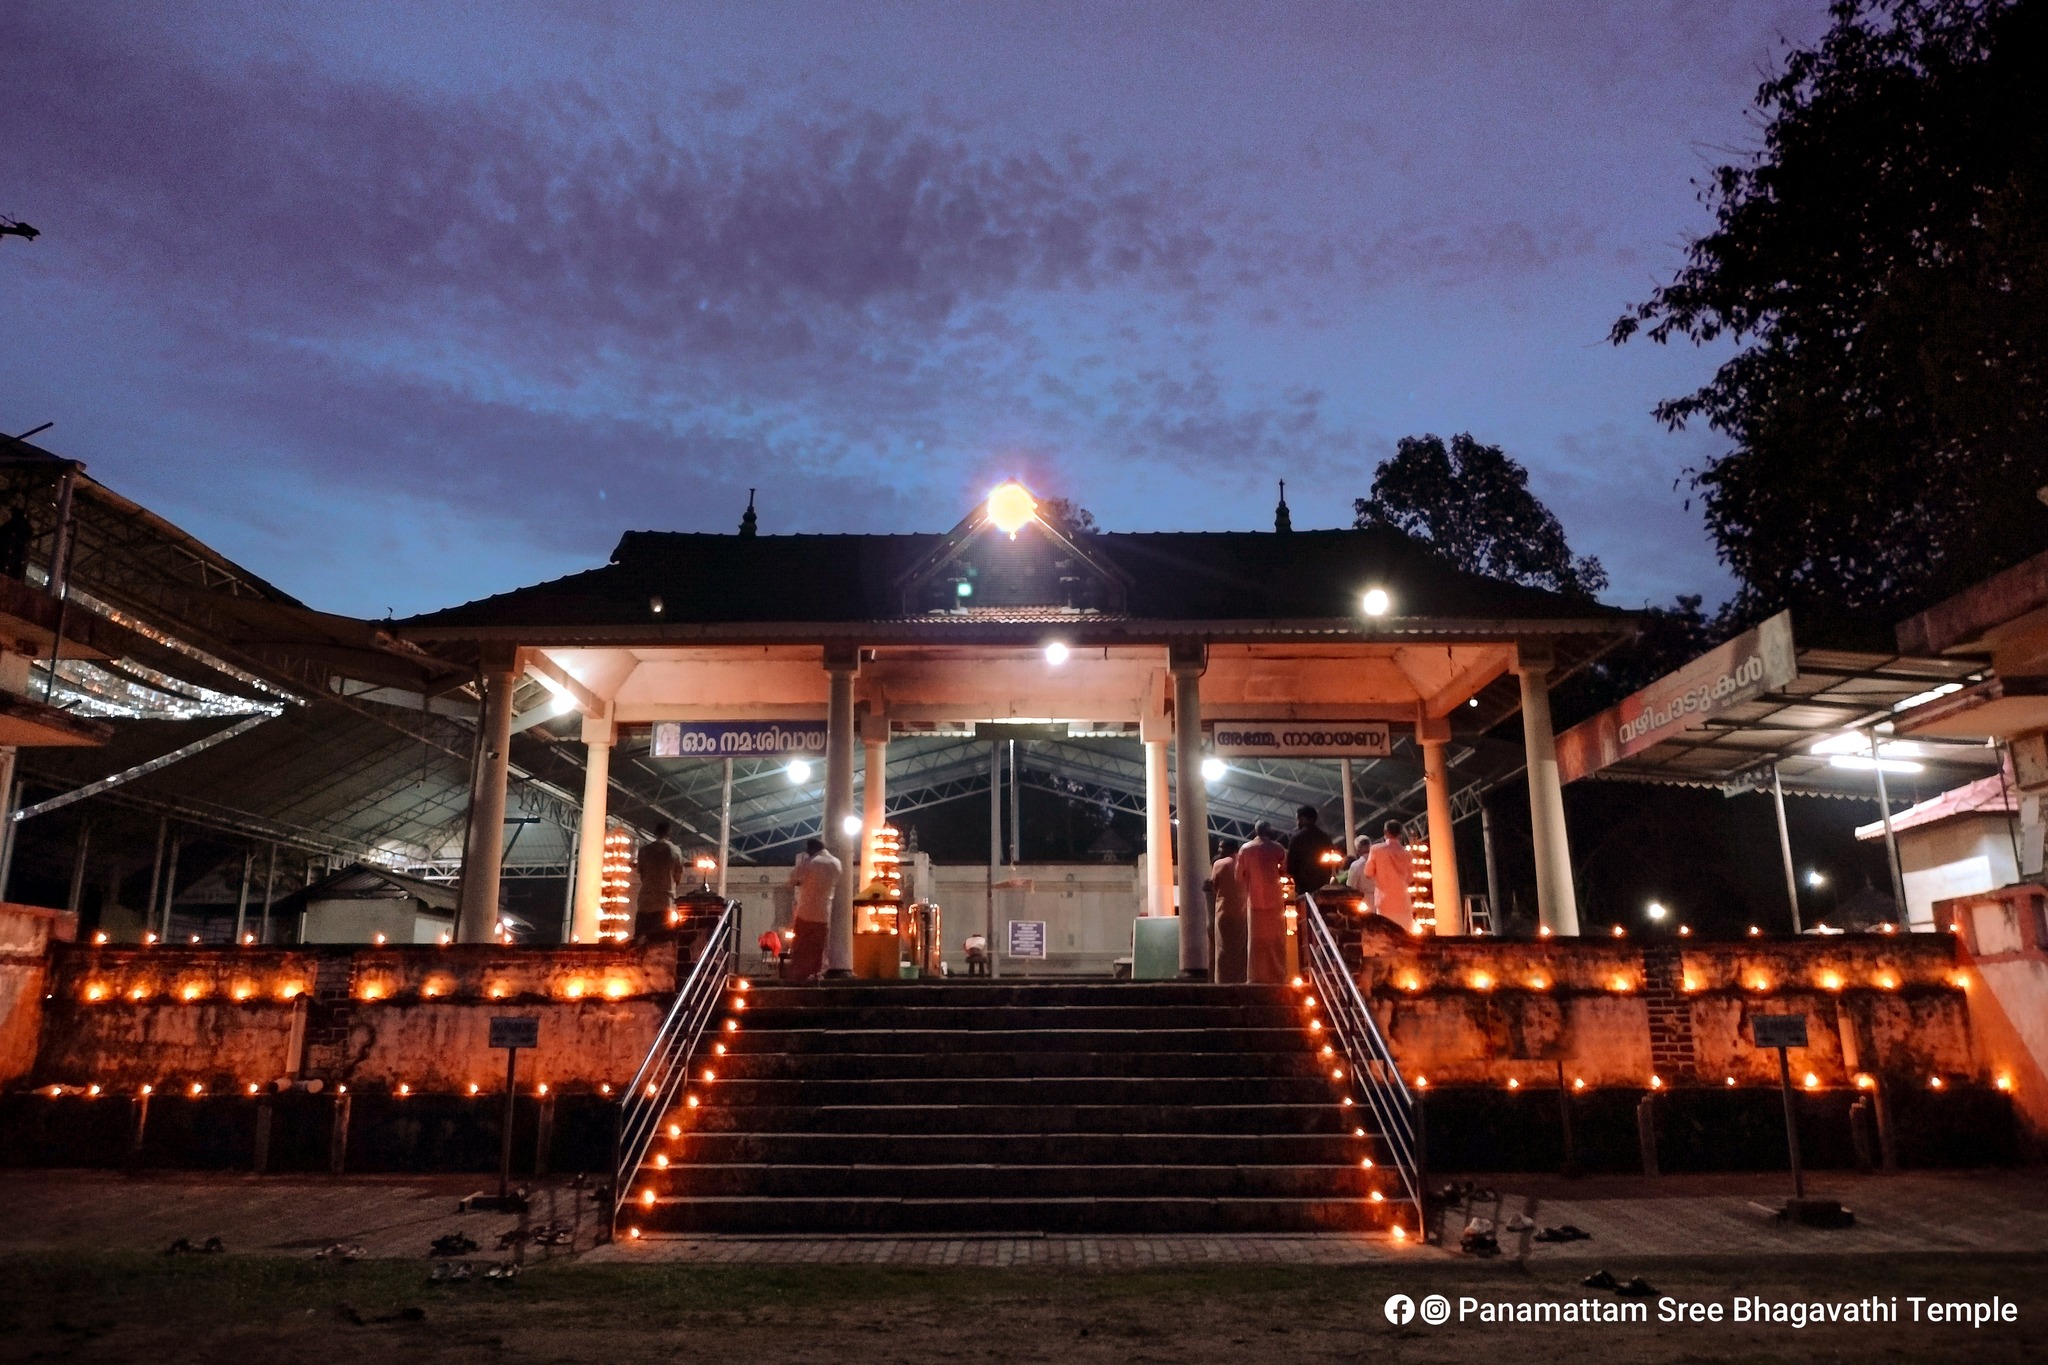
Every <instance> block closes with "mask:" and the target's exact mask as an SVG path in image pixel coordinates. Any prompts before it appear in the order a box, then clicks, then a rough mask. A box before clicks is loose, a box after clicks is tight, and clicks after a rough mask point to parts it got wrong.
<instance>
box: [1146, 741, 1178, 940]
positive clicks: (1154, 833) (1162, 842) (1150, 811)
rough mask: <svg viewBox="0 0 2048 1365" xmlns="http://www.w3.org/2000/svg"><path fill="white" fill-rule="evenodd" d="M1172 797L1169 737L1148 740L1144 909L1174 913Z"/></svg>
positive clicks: (1159, 913)
mask: <svg viewBox="0 0 2048 1365" xmlns="http://www.w3.org/2000/svg"><path fill="white" fill-rule="evenodd" d="M1173 880H1174V871H1173V798H1172V797H1171V795H1169V792H1168V788H1167V782H1166V741H1165V740H1163V739H1159V740H1150V739H1148V740H1146V741H1145V913H1146V914H1148V915H1170V914H1172V913H1173Z"/></svg>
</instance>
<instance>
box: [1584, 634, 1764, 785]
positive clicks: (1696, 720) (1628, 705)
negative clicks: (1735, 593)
mask: <svg viewBox="0 0 2048 1365" xmlns="http://www.w3.org/2000/svg"><path fill="white" fill-rule="evenodd" d="M1798 674H1799V662H1798V659H1797V658H1796V657H1795V654H1794V650H1793V647H1792V613H1791V612H1789V611H1781V612H1779V613H1778V614H1777V615H1776V616H1773V617H1772V618H1771V619H1770V620H1768V621H1765V622H1764V623H1763V624H1762V625H1759V626H1757V627H1756V628H1755V629H1753V630H1746V631H1744V632H1743V633H1742V634H1740V635H1738V636H1736V637H1735V638H1734V639H1732V640H1729V641H1727V642H1726V643H1724V644H1720V645H1717V646H1715V647H1714V648H1713V649H1710V650H1708V651H1707V652H1706V653H1705V654H1702V655H1700V656H1699V658H1697V659H1694V660H1693V661H1692V662H1691V663H1689V664H1687V665H1685V666H1684V667H1683V668H1679V669H1676V670H1674V671H1672V672H1670V673H1667V674H1665V675H1664V676H1663V677H1661V678H1659V679H1657V681H1655V682H1653V683H1651V684H1650V685H1649V686H1648V687H1645V688H1644V689H1642V690H1641V691H1640V692H1637V693H1634V694H1633V695H1631V696H1628V697H1624V698H1622V700H1621V701H1619V702H1617V703H1616V704H1615V705H1613V706H1610V707H1608V708H1607V709H1606V710H1605V711H1602V712H1601V713H1600V714H1599V715H1597V716H1593V717H1591V718H1590V719H1588V720H1582V721H1580V722H1579V723H1578V724H1577V725H1574V726H1573V727H1572V728H1571V729H1569V730H1567V731H1565V732H1564V733H1563V734H1561V735H1559V736H1558V737H1557V778H1558V781H1560V782H1576V781H1577V780H1578V779H1579V778H1582V777H1588V776H1590V775H1592V774H1593V773H1597V772H1599V771H1600V770H1601V769H1602V768H1605V767H1607V766H1608V765H1609V764H1613V763H1619V762H1620V761H1621V760H1622V759H1624V758H1627V757H1629V756H1630V755H1631V754H1639V753H1641V752H1642V751H1643V750H1645V749H1647V748H1649V747H1650V746H1651V745H1653V744H1656V743H1657V742H1658V741H1660V740H1664V739H1669V738H1670V737H1671V736H1673V735H1675V734H1680V733H1682V732H1684V731H1686V730H1696V729H1698V728H1699V727H1700V726H1701V725H1703V724H1705V723H1706V722H1707V720H1708V719H1709V718H1711V717H1713V716H1716V715H1719V714H1720V713H1721V712H1723V711H1726V710H1728V709H1729V708H1730V707H1733V706H1739V705H1741V704H1742V703H1743V702H1746V701H1753V700H1754V699H1756V698H1757V697H1760V696H1762V695H1763V694H1764V693H1766V692H1773V691H1776V690H1777V689H1779V688H1781V687H1784V686H1786V685H1787V684H1788V683H1790V682H1791V681H1792V679H1793V678H1795V677H1797V676H1798Z"/></svg>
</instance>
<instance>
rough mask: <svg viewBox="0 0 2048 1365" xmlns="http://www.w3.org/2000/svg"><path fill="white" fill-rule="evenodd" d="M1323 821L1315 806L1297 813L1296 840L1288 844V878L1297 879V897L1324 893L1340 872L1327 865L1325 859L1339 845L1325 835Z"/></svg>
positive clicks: (1295, 817)
mask: <svg viewBox="0 0 2048 1365" xmlns="http://www.w3.org/2000/svg"><path fill="white" fill-rule="evenodd" d="M1321 818H1322V817H1321V816H1320V815H1318V814H1317V813H1316V808H1315V807H1314V806H1303V807H1302V808H1301V809H1300V810H1298V811H1296V812H1295V816H1294V837H1293V838H1292V839H1289V840H1288V841H1287V875H1288V876H1290V877H1292V878H1293V879H1294V890H1295V894H1297V895H1306V894H1308V893H1309V892H1311V891H1320V890H1322V889H1323V888H1324V887H1325V886H1327V885H1328V884H1329V881H1330V877H1331V876H1332V874H1333V873H1334V872H1335V871H1336V869H1335V868H1333V867H1331V866H1329V865H1328V864H1326V863H1325V862H1324V861H1323V855H1324V854H1325V853H1328V852H1329V851H1330V850H1331V849H1333V848H1335V847H1336V845H1335V844H1333V843H1332V842H1330V836H1329V835H1327V834H1325V833H1323V827H1322V825H1321V824H1319V823H1318V821H1320V820H1321Z"/></svg>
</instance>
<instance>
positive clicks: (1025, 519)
mask: <svg viewBox="0 0 2048 1365" xmlns="http://www.w3.org/2000/svg"><path fill="white" fill-rule="evenodd" d="M1037 515H1038V500H1037V499H1036V498H1034V497H1032V496H1031V492H1030V490H1029V489H1027V488H1025V487H1024V485H1023V484H1021V483H1018V482H1017V481H1016V480H1015V479H1012V480H1010V481H1009V482H1008V483H999V484H997V485H996V486H995V488H994V489H993V490H992V491H991V492H990V493H989V495H988V519H989V524H990V525H992V526H994V527H995V528H996V529H997V530H998V531H1001V532H1002V533H1003V534H1004V535H1006V536H1014V535H1016V534H1017V532H1019V531H1021V530H1023V529H1024V527H1025V526H1027V525H1029V524H1030V522H1031V520H1032V518H1034V517H1036V516H1037Z"/></svg>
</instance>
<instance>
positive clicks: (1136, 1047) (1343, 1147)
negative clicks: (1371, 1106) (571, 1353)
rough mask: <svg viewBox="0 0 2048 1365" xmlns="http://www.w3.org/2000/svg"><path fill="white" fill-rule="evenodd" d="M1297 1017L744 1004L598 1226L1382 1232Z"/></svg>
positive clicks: (1166, 998)
mask: <svg viewBox="0 0 2048 1365" xmlns="http://www.w3.org/2000/svg"><path fill="white" fill-rule="evenodd" d="M735 998H738V997H735ZM1304 999H1305V993H1304V992H1301V991H1297V990H1293V989H1290V988H1287V987H1280V986H1208V985H1192V984H1190V985H1183V984H1178V983H1161V984H1134V983H1107V982H1104V983H1100V984H1098V983H1092V982H1089V983H1065V982H1040V983H1030V984H1014V985H1013V984H1009V983H1004V982H996V983H975V984H960V983H952V984H940V983H901V984H894V983H892V984H888V985H865V984H863V985H833V986H817V987H809V988H793V987H761V988H756V989H754V990H751V991H749V992H747V993H746V994H745V996H744V1000H745V1002H746V1007H745V1008H744V1009H743V1010H739V1011H733V1010H731V1009H730V1007H729V1004H728V1009H727V1010H726V1012H725V1013H724V1014H723V1015H722V1016H721V1017H720V1018H719V1019H718V1020H717V1021H715V1022H714V1023H713V1025H712V1026H711V1029H710V1031H708V1032H707V1033H706V1035H705V1039H704V1046H703V1048H702V1049H701V1050H700V1052H699V1054H698V1057H697V1059H696V1060H695V1061H694V1062H693V1063H692V1066H691V1072H692V1076H691V1085H690V1087H689V1094H690V1096H691V1097H694V1098H695V1099H696V1101H697V1104H696V1105H695V1106H694V1107H690V1106H685V1107H682V1108H679V1109H677V1110H676V1111H675V1112H674V1113H673V1114H671V1115H669V1116H668V1118H667V1119H666V1120H665V1121H664V1125H663V1128H662V1130H661V1134H662V1135H661V1137H659V1138H658V1139H657V1141H656V1142H655V1144H654V1147H653V1149H652V1150H651V1151H650V1152H649V1154H648V1158H647V1163H646V1164H644V1165H643V1166H642V1167H641V1169H640V1171H639V1173H638V1174H637V1176H636V1177H635V1179H634V1180H633V1181H632V1183H631V1185H630V1186H629V1188H628V1189H627V1190H626V1192H625V1193H626V1201H625V1203H624V1205H623V1208H622V1212H621V1215H620V1224H621V1227H622V1229H623V1228H628V1227H630V1228H637V1229H639V1230H640V1233H641V1235H643V1236H655V1235H660V1234H685V1233H789V1232H817V1233H918V1232H927V1233H937V1232H963V1233H964V1232H977V1233H993V1232H1052V1233H1079V1232H1087V1233H1144V1232H1180V1233H1193V1232H1251V1231H1314V1230H1323V1231H1335V1230H1358V1229H1367V1228H1376V1227H1381V1226H1386V1225H1389V1224H1391V1223H1393V1222H1396V1221H1399V1220H1398V1218H1397V1217H1396V1211H1397V1209H1403V1208H1405V1206H1402V1205H1398V1204H1397V1203H1396V1202H1395V1201H1396V1199H1397V1197H1398V1196H1397V1191H1398V1188H1399V1183H1398V1180H1397V1179H1396V1178H1395V1176H1394V1173H1393V1172H1392V1171H1391V1170H1380V1169H1368V1168H1367V1167H1366V1166H1365V1165H1364V1164H1363V1161H1364V1160H1365V1159H1366V1158H1377V1157H1378V1155H1379V1154H1378V1151H1377V1149H1376V1146H1375V1144H1374V1142H1373V1140H1372V1138H1371V1137H1370V1136H1369V1135H1361V1134H1360V1132H1359V1129H1360V1128H1361V1126H1363V1125H1366V1124H1367V1123H1368V1122H1369V1120H1368V1119H1367V1118H1366V1116H1365V1111H1364V1106H1363V1105H1362V1104H1361V1105H1357V1106H1345V1105H1344V1104H1343V1103H1342V1100H1343V1097H1344V1096H1345V1094H1346V1093H1347V1089H1346V1086H1345V1085H1344V1084H1343V1083H1342V1082H1340V1081H1338V1080H1336V1079H1334V1078H1333V1077H1332V1075H1331V1071H1332V1070H1333V1067H1334V1065H1335V1063H1333V1062H1332V1060H1331V1059H1329V1058H1325V1057H1321V1056H1319V1055H1318V1052H1317V1048H1318V1045H1319V1044H1320V1042H1321V1041H1322V1040H1321V1038H1320V1037H1318V1036H1316V1035H1314V1034H1312V1033H1311V1032H1310V1031H1309V1029H1308V1027H1307V1023H1308V1020H1309V1019H1310V1018H1311V1017H1313V1016H1312V1012H1311V1011H1310V1010H1309V1009H1308V1008H1307V1006H1306V1005H1305V1004H1304V1003H1303V1002H1304ZM714 1042H716V1043H719V1044H722V1045H723V1046H724V1048H725V1049H726V1050H725V1052H724V1053H723V1055H716V1054H714V1051H713V1046H712V1045H713V1043H714ZM707 1068H708V1069H709V1070H711V1071H712V1072H714V1073H715V1077H716V1078H715V1079H714V1080H711V1081H705V1080H704V1079H703V1077H704V1073H705V1071H706V1069H707ZM671 1134H678V1135H676V1136H671ZM1376 1190H1378V1191H1382V1192H1384V1194H1385V1202H1383V1203H1382V1202H1376V1201H1375V1200H1374V1199H1373V1198H1372V1195H1373V1193H1374V1191H1376ZM1408 1221H1409V1223H1410V1229H1411V1231H1412V1230H1413V1215H1412V1213H1410V1214H1408Z"/></svg>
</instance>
